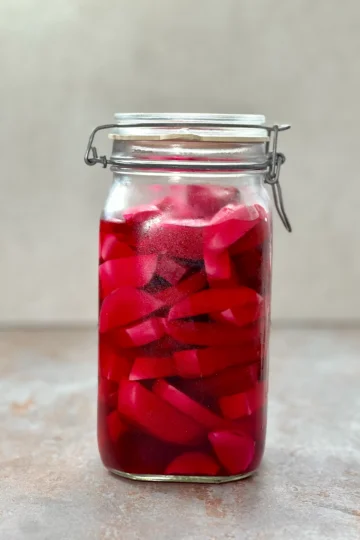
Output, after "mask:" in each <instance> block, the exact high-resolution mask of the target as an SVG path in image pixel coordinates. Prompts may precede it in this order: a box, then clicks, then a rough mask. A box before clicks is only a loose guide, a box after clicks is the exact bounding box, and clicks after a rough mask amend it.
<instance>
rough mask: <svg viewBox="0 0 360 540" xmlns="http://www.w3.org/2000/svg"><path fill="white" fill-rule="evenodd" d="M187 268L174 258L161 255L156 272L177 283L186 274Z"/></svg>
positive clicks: (172, 282) (170, 281) (173, 283)
mask: <svg viewBox="0 0 360 540" xmlns="http://www.w3.org/2000/svg"><path fill="white" fill-rule="evenodd" d="M186 272H187V269H186V268H185V267H184V266H182V265H181V264H179V263H177V262H176V261H174V260H173V259H171V258H169V257H166V256H165V255H160V257H159V260H158V264H157V267H156V273H157V274H158V275H159V276H160V277H162V278H163V279H166V281H168V282H169V283H171V284H172V285H175V284H176V283H178V281H180V279H181V278H183V277H184V275H185V274H186Z"/></svg>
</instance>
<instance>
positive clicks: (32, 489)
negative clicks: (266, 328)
mask: <svg viewBox="0 0 360 540" xmlns="http://www.w3.org/2000/svg"><path fill="white" fill-rule="evenodd" d="M0 336H1V338H0V430H1V440H0V465H1V467H0V539H1V540H22V539H26V540H35V539H36V540H38V539H39V540H47V539H49V540H50V539H51V540H83V539H86V540H98V539H99V540H105V539H109V540H116V539H121V540H128V539H129V540H130V539H134V540H135V539H154V540H162V539H166V540H167V539H169V540H177V539H184V540H191V539H194V540H198V539H199V540H200V539H201V540H205V539H206V540H215V539H216V540H217V539H229V540H230V539H246V540H247V539H249V540H252V539H254V540H255V539H259V540H260V539H261V540H272V539H274V540H283V539H289V540H302V539H304V538H306V539H307V538H309V539H324V540H325V539H339V540H352V539H354V540H355V539H356V540H359V539H360V331H359V330H337V331H334V330H333V331H330V330H312V331H310V330H274V331H273V335H272V346H271V381H270V408H269V409H270V410H269V418H270V421H269V430H268V439H267V449H266V453H265V459H264V462H263V465H262V467H261V469H260V471H259V472H258V474H256V475H255V476H254V477H252V478H250V479H248V480H244V481H240V482H237V483H233V484H224V485H213V486H212V485H210V486H209V485H181V484H150V483H149V484H147V483H145V484H144V483H134V482H131V481H126V480H122V479H120V478H117V477H114V476H111V475H110V474H108V473H107V472H106V471H105V469H104V468H103V467H102V465H101V463H100V460H99V458H98V454H97V447H96V439H95V411H96V392H95V388H96V359H95V357H96V334H95V330H77V331H75V330H74V331H68V332H67V331H64V330H58V331H45V330H44V331H6V332H5V331H4V332H2V333H1V334H0Z"/></svg>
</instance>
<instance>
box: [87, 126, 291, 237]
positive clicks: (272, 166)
mask: <svg viewBox="0 0 360 540" xmlns="http://www.w3.org/2000/svg"><path fill="white" fill-rule="evenodd" d="M153 126H154V127H155V126H156V127H165V128H171V127H174V128H176V127H177V126H178V124H177V123H176V122H174V124H171V123H170V124H169V123H168V122H161V121H156V124H155V123H154V124H153ZM141 127H144V128H148V127H149V124H148V123H120V124H119V123H117V124H104V125H101V126H97V127H96V128H95V129H94V130H93V131H92V133H91V135H90V137H89V142H88V144H87V148H86V152H85V157H84V160H85V163H86V165H89V166H93V165H96V164H97V163H100V164H101V165H102V166H103V168H106V167H107V166H108V165H113V166H117V167H119V166H120V167H123V168H128V169H131V168H138V169H154V168H162V167H163V168H166V169H168V170H177V169H178V168H179V163H177V162H174V161H166V160H165V161H158V160H146V161H144V160H138V159H133V158H127V157H121V158H118V157H116V158H112V157H110V158H108V157H106V156H99V155H98V152H97V149H96V147H95V146H94V145H93V143H94V138H95V135H96V134H97V133H98V132H99V131H104V130H109V129H114V128H122V129H124V128H141ZM182 127H183V126H182ZM186 127H199V124H198V123H196V122H191V121H189V122H186ZM206 127H209V128H211V127H213V124H212V123H211V122H209V123H201V128H206ZM221 127H223V128H244V129H247V128H248V129H259V130H260V129H262V130H266V131H267V133H268V136H269V142H267V143H266V158H265V160H264V162H263V163H252V162H247V163H244V162H235V161H232V162H224V161H219V162H217V161H211V162H208V161H198V162H194V161H185V160H184V161H181V169H183V170H184V169H185V170H186V169H189V170H192V171H194V170H202V171H204V170H208V171H211V170H219V169H223V170H224V169H225V170H227V171H239V170H257V171H266V176H265V183H267V184H269V185H270V186H271V189H272V192H273V197H274V202H275V208H276V210H277V212H278V214H279V217H280V219H281V221H282V223H283V225H284V227H285V228H286V230H287V231H288V232H291V231H292V228H291V225H290V222H289V219H288V217H287V215H286V212H285V207H284V200H283V196H282V191H281V186H280V182H279V176H280V168H281V165H283V163H285V156H284V154H282V153H280V152H278V151H277V144H278V135H279V132H280V131H286V130H288V129H290V127H291V126H290V125H288V124H282V125H278V124H274V125H273V126H264V125H262V124H259V125H254V124H229V123H226V122H224V123H221Z"/></svg>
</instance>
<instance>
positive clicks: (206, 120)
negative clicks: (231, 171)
mask: <svg viewBox="0 0 360 540" xmlns="http://www.w3.org/2000/svg"><path fill="white" fill-rule="evenodd" d="M115 121H116V124H117V127H116V128H114V130H113V132H112V133H110V134H109V138H110V139H112V140H120V141H124V140H125V141H126V140H135V141H140V140H141V141H151V140H153V141H156V140H160V141H161V140H163V141H164V140H177V141H213V142H243V143H263V142H267V141H268V140H269V134H268V132H267V130H266V127H265V116H264V115H261V114H204V113H116V114H115ZM130 124H131V126H130ZM122 125H124V127H122ZM263 126H264V127H263Z"/></svg>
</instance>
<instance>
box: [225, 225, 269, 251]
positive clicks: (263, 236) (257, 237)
mask: <svg viewBox="0 0 360 540" xmlns="http://www.w3.org/2000/svg"><path fill="white" fill-rule="evenodd" d="M269 234H270V226H269V224H268V222H267V221H264V220H261V221H260V222H259V223H257V224H256V225H255V226H254V227H253V228H252V229H251V230H250V231H249V232H247V233H246V234H245V235H244V236H242V237H241V238H240V239H239V240H237V242H235V243H234V244H232V245H231V246H230V248H229V252H230V255H238V254H239V253H243V252H244V251H249V250H251V249H254V248H256V247H258V246H260V245H261V244H263V243H264V242H265V240H267V239H268V237H269Z"/></svg>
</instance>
